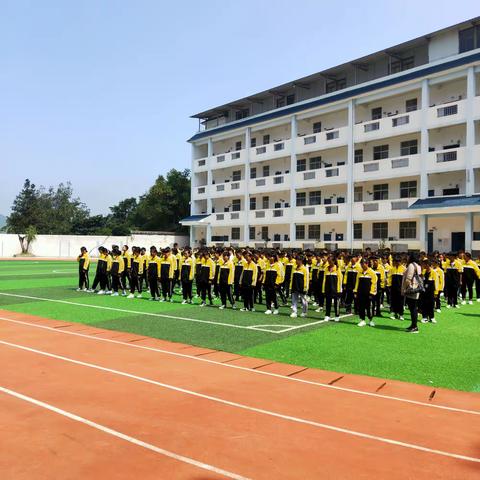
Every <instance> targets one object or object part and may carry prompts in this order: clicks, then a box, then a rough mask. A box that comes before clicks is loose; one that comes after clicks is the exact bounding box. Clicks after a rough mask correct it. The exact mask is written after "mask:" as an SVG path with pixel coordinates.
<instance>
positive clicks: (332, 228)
mask: <svg viewBox="0 0 480 480" xmlns="http://www.w3.org/2000/svg"><path fill="white" fill-rule="evenodd" d="M194 117H195V118H198V119H199V131H198V132H197V133H196V134H195V135H194V136H193V137H192V138H191V139H190V140H189V142H190V143H191V145H192V168H191V170H192V191H191V217H188V218H187V219H184V221H183V222H182V223H183V224H184V225H189V226H190V243H191V245H192V246H199V245H202V244H207V245H236V246H246V245H250V246H257V247H258V246H265V245H267V244H268V246H280V247H282V248H332V249H334V248H341V249H362V248H365V247H366V246H370V247H372V248H378V247H383V246H388V247H390V248H392V249H393V250H397V251H405V250H407V249H409V250H429V251H433V250H440V251H450V250H459V249H466V250H473V251H480V17H479V18H477V19H473V20H469V21H467V22H464V23H462V24H459V25H454V26H452V27H449V28H446V29H443V30H440V31H437V32H434V33H431V34H429V35H426V36H423V37H420V38H417V39H414V40H411V41H409V42H406V43H404V44H401V45H397V46H395V47H392V48H390V49H388V50H384V51H381V52H377V53H374V54H372V55H369V56H367V57H364V58H361V59H358V60H355V61H352V62H350V63H347V64H343V65H339V66H337V67H334V68H331V69H329V70H325V71H323V72H320V73H317V74H315V75H311V76H309V77H305V78H302V79H299V80H295V81H292V82H290V83H287V84H285V85H281V86H279V87H275V88H272V89H271V90H268V91H265V92H260V93H257V94H254V95H252V96H250V97H247V98H244V99H241V100H238V101H235V102H232V103H230V104H226V105H222V106H220V107H216V108H214V109H211V110H208V111H206V112H202V113H200V114H197V115H195V116H194Z"/></svg>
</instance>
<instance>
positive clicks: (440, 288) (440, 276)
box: [432, 260, 445, 313]
mask: <svg viewBox="0 0 480 480" xmlns="http://www.w3.org/2000/svg"><path fill="white" fill-rule="evenodd" d="M432 269H433V270H434V271H435V273H436V274H437V278H438V295H437V296H436V297H435V310H436V312H437V313H441V311H442V309H441V304H442V302H441V299H440V296H441V295H442V292H443V290H444V288H445V273H444V271H443V270H442V268H441V267H440V261H439V260H433V261H432Z"/></svg>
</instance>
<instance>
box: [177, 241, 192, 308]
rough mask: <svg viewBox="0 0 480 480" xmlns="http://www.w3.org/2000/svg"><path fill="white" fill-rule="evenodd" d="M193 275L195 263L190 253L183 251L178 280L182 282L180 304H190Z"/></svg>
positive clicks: (186, 250)
mask: <svg viewBox="0 0 480 480" xmlns="http://www.w3.org/2000/svg"><path fill="white" fill-rule="evenodd" d="M194 275H195V261H194V260H193V258H192V256H191V252H190V250H188V249H185V250H184V252H183V259H182V260H181V261H180V280H181V282H182V296H183V301H182V304H183V305H185V304H186V303H192V298H193V297H192V286H193V278H194Z"/></svg>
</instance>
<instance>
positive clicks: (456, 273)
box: [443, 258, 463, 307]
mask: <svg viewBox="0 0 480 480" xmlns="http://www.w3.org/2000/svg"><path fill="white" fill-rule="evenodd" d="M443 267H444V270H445V294H446V297H447V305H448V306H451V307H456V306H457V301H458V289H459V287H460V278H461V274H462V272H463V265H462V262H461V260H460V259H459V258H456V259H453V260H451V259H447V260H446V261H445V262H443Z"/></svg>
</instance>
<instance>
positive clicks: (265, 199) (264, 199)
mask: <svg viewBox="0 0 480 480" xmlns="http://www.w3.org/2000/svg"><path fill="white" fill-rule="evenodd" d="M269 205H270V197H262V208H263V209H264V210H266V209H267V208H268V207H269Z"/></svg>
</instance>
